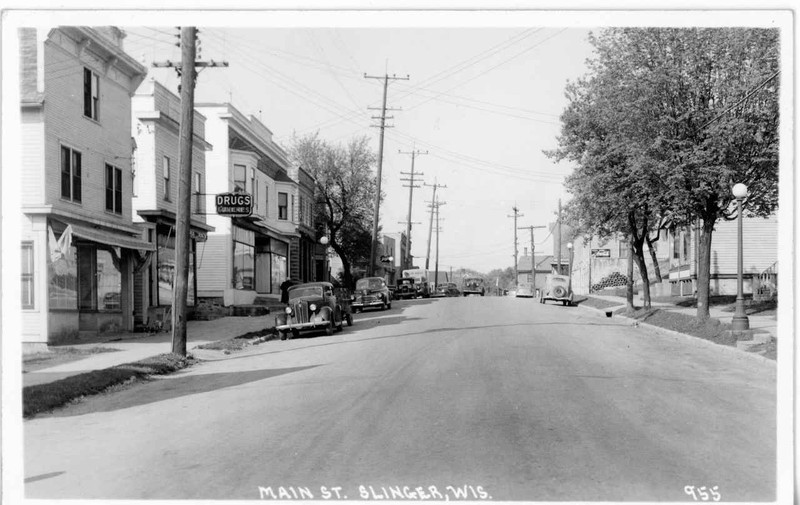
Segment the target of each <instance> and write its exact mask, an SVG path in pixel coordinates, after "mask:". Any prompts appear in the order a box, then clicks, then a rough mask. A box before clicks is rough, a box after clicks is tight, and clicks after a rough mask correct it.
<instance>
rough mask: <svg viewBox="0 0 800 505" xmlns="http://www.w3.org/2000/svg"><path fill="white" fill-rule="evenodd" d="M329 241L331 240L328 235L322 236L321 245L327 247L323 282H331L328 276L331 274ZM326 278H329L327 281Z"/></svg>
mask: <svg viewBox="0 0 800 505" xmlns="http://www.w3.org/2000/svg"><path fill="white" fill-rule="evenodd" d="M329 241H330V240H329V239H328V237H327V235H323V236H321V237H320V238H319V243H320V244H322V245H323V246H325V260H324V262H323V265H322V266H323V268H324V270H323V271H322V277H323V278H322V280H323V281H330V276H329V275H328V273H329V272H328V242H329ZM325 277H328V278H327V279H326V278H325Z"/></svg>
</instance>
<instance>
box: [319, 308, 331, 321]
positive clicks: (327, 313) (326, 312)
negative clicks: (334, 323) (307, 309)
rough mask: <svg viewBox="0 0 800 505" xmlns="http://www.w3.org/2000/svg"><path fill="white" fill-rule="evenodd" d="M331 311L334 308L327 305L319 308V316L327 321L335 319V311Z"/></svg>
mask: <svg viewBox="0 0 800 505" xmlns="http://www.w3.org/2000/svg"><path fill="white" fill-rule="evenodd" d="M331 311H332V309H331V308H330V307H328V306H327V305H325V306H324V307H321V308H320V309H319V316H320V317H321V318H322V319H324V320H326V321H330V320H332V319H333V313H332V312H331Z"/></svg>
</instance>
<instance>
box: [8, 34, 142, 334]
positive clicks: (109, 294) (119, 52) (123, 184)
mask: <svg viewBox="0 0 800 505" xmlns="http://www.w3.org/2000/svg"><path fill="white" fill-rule="evenodd" d="M18 34H19V35H18V36H19V42H20V56H21V66H20V79H21V82H20V92H21V96H20V99H21V102H20V106H21V115H22V124H21V125H20V131H21V137H22V146H21V151H22V156H21V159H20V165H19V167H17V169H18V170H19V171H20V173H21V187H20V191H21V193H22V213H23V222H22V243H21V248H22V251H21V252H22V279H21V282H22V341H23V348H24V349H33V348H41V347H45V346H46V345H47V344H56V343H62V342H66V341H75V340H76V339H77V338H78V337H79V335H80V333H82V332H111V331H115V330H132V329H133V326H134V319H133V273H134V271H135V270H136V269H137V268H140V267H141V265H142V264H143V263H144V262H145V261H146V257H147V253H148V251H152V250H154V249H155V245H154V244H153V243H151V242H148V240H147V237H143V236H142V230H141V228H139V227H136V226H134V224H133V219H132V207H131V198H132V170H131V153H132V147H133V144H132V141H131V130H130V128H131V100H130V98H131V95H133V93H134V91H135V90H136V88H137V87H138V86H139V83H141V82H142V80H143V79H144V78H145V75H146V72H147V69H146V68H145V67H144V66H142V65H141V64H140V63H138V62H137V61H136V60H134V59H133V58H131V57H130V56H129V55H128V54H126V53H125V51H124V49H123V40H124V38H125V34H124V32H122V31H121V30H119V29H117V28H114V27H98V28H89V27H81V26H64V27H59V28H54V29H52V30H49V31H43V30H40V29H35V28H22V29H20V30H19V32H18ZM6 168H8V167H6Z"/></svg>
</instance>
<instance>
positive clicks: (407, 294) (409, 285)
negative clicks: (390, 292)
mask: <svg viewBox="0 0 800 505" xmlns="http://www.w3.org/2000/svg"><path fill="white" fill-rule="evenodd" d="M394 297H395V298H397V299H398V300H405V299H406V298H416V297H417V286H416V281H414V279H412V278H411V277H401V278H399V279H397V289H395V292H394Z"/></svg>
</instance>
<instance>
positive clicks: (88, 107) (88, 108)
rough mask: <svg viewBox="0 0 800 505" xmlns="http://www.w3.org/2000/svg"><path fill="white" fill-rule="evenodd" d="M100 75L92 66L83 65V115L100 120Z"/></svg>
mask: <svg viewBox="0 0 800 505" xmlns="http://www.w3.org/2000/svg"><path fill="white" fill-rule="evenodd" d="M99 105H100V76H99V75H98V74H96V73H95V72H94V71H93V70H92V69H91V68H89V67H83V117H86V118H89V119H92V120H94V121H98V120H99Z"/></svg>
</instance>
